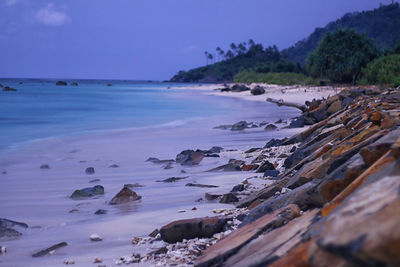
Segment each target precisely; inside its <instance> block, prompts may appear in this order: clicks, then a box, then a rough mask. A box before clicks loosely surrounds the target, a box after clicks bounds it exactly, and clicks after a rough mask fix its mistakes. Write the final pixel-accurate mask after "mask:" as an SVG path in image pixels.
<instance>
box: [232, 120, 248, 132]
mask: <svg viewBox="0 0 400 267" xmlns="http://www.w3.org/2000/svg"><path fill="white" fill-rule="evenodd" d="M246 128H248V123H247V122H246V121H239V122H237V123H235V124H233V125H232V127H231V131H242V130H244V129H246Z"/></svg>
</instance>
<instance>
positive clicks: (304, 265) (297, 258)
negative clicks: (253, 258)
mask: <svg viewBox="0 0 400 267" xmlns="http://www.w3.org/2000/svg"><path fill="white" fill-rule="evenodd" d="M313 241H314V240H309V241H307V242H305V243H302V244H300V245H298V246H297V247H295V248H294V249H293V250H291V251H290V252H289V253H288V254H286V255H284V256H282V257H281V258H280V259H279V260H277V261H275V262H273V263H272V264H270V265H269V267H289V266H290V267H311V265H310V263H309V260H308V258H309V254H308V249H309V247H310V245H311V243H312V242H313Z"/></svg>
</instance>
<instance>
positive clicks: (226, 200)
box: [219, 193, 239, 203]
mask: <svg viewBox="0 0 400 267" xmlns="http://www.w3.org/2000/svg"><path fill="white" fill-rule="evenodd" d="M238 201H239V199H238V198H237V197H236V196H235V194H233V193H228V194H225V195H223V196H222V198H221V200H220V201H219V203H233V202H238Z"/></svg>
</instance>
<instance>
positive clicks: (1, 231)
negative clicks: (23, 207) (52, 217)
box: [0, 218, 28, 240]
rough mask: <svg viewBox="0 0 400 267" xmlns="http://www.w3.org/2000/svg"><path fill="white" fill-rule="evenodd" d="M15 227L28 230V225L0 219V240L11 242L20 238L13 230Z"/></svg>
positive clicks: (19, 234)
mask: <svg viewBox="0 0 400 267" xmlns="http://www.w3.org/2000/svg"><path fill="white" fill-rule="evenodd" d="M15 227H19V228H21V229H26V228H28V225H27V224H26V223H22V222H17V221H12V220H8V219H4V218H3V219H0V240H1V239H5V240H11V239H16V238H18V237H19V236H21V235H22V234H21V233H20V232H19V231H17V230H15V229H14V228H15Z"/></svg>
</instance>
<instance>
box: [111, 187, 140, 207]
mask: <svg viewBox="0 0 400 267" xmlns="http://www.w3.org/2000/svg"><path fill="white" fill-rule="evenodd" d="M141 198H142V197H141V196H139V195H137V194H136V192H134V191H132V190H131V189H129V188H128V187H124V188H122V189H121V191H119V193H118V194H116V195H115V196H114V197H113V198H112V199H111V201H110V203H109V204H110V205H117V204H122V203H127V202H131V201H136V200H139V199H141Z"/></svg>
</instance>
